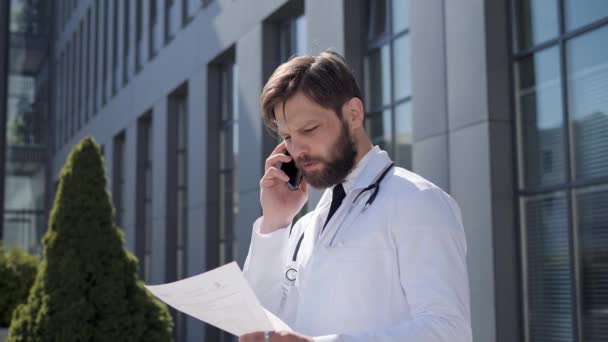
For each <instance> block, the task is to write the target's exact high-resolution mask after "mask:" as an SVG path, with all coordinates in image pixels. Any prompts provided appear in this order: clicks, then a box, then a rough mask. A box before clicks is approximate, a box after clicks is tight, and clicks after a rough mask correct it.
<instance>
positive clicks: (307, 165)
mask: <svg viewBox="0 0 608 342" xmlns="http://www.w3.org/2000/svg"><path fill="white" fill-rule="evenodd" d="M301 165H302V170H304V171H310V170H312V169H314V168H316V167H317V166H319V163H318V162H306V163H302V164H301Z"/></svg>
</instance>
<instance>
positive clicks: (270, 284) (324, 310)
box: [240, 52, 472, 342]
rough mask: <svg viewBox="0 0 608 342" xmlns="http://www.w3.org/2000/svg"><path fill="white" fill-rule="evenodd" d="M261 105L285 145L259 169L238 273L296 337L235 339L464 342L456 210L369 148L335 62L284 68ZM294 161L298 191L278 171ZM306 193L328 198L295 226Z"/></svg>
mask: <svg viewBox="0 0 608 342" xmlns="http://www.w3.org/2000/svg"><path fill="white" fill-rule="evenodd" d="M261 102H262V108H263V115H264V122H265V123H266V125H267V126H269V127H270V128H271V129H273V130H276V131H277V132H278V134H279V135H280V136H281V137H282V138H283V140H284V141H283V142H282V143H281V144H279V145H278V146H277V147H276V148H275V150H274V151H273V152H272V154H271V155H270V157H269V158H268V159H267V160H266V165H265V170H266V171H265V174H264V176H263V177H262V179H261V181H260V202H261V205H262V217H260V218H259V219H258V220H257V221H256V222H255V223H254V225H253V233H252V241H251V246H250V249H249V255H248V257H247V260H246V262H245V267H244V273H245V276H246V278H247V279H248V281H249V282H250V284H251V286H252V287H253V289H254V291H255V293H256V294H257V296H258V298H259V299H260V301H261V303H262V304H263V305H264V306H265V307H266V308H267V309H268V310H270V311H271V312H273V313H274V314H276V315H277V316H278V317H280V318H281V319H283V320H284V321H285V322H286V323H287V324H288V325H289V326H290V327H291V328H292V329H293V330H294V332H285V331H278V332H256V333H252V334H247V335H244V336H241V338H240V341H245V342H246V341H272V342H275V341H344V342H350V341H403V342H408V341H412V342H413V341H416V342H422V341H424V342H431V341H442V342H447V341H450V342H461V341H463V342H464V341H472V337H471V328H470V314H469V287H468V278H467V269H466V260H465V257H466V243H465V236H464V229H463V226H462V219H461V216H460V210H459V208H458V206H457V204H456V203H455V202H454V200H453V199H452V198H451V197H450V196H448V195H447V194H446V193H444V192H443V191H441V190H440V189H439V188H438V187H436V186H435V185H433V184H432V183H430V182H429V181H427V180H425V179H423V178H422V177H420V176H418V175H416V174H414V173H412V172H410V171H407V170H405V169H402V168H399V167H396V166H394V164H393V162H392V161H391V159H390V157H389V156H388V154H387V153H386V152H385V151H382V150H381V149H380V148H379V147H377V146H372V144H371V142H370V139H369V138H368V136H367V134H366V132H365V129H364V124H363V123H364V106H363V102H362V96H361V94H360V91H359V87H358V86H357V84H356V82H355V79H354V77H353V75H352V73H351V71H350V69H349V68H348V66H347V65H346V63H345V61H344V60H343V59H342V57H340V56H339V55H338V54H336V53H333V52H324V53H322V54H321V55H319V56H314V57H313V56H304V57H298V58H294V59H292V60H290V61H288V62H287V63H284V64H282V65H281V66H279V67H278V68H277V70H276V71H275V72H274V74H273V75H272V76H271V78H270V80H269V81H268V83H267V84H266V86H265V87H264V90H263V92H262V96H261ZM286 151H288V152H289V155H290V156H291V157H290V156H289V155H287V154H286V153H285V152H286ZM292 158H293V159H294V160H295V162H296V165H297V166H298V168H299V169H300V170H301V172H302V174H303V179H302V181H301V183H300V186H299V188H298V189H297V190H295V191H292V190H290V189H289V188H288V186H287V181H288V180H289V177H288V176H287V175H286V174H285V173H284V172H283V171H282V170H281V169H280V164H281V163H287V162H290V161H291V160H292ZM309 186H312V187H314V188H318V189H326V190H325V192H324V195H323V196H322V198H321V200H320V201H319V203H318V205H317V207H316V208H315V209H314V210H313V211H312V212H309V213H308V214H307V215H305V216H304V217H302V218H301V219H299V220H298V221H297V222H296V223H295V224H293V225H292V221H293V219H294V217H295V216H296V214H297V213H298V212H299V211H300V209H301V208H302V207H303V206H304V204H305V203H306V201H307V197H308V187H309Z"/></svg>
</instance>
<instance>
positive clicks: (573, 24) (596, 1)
mask: <svg viewBox="0 0 608 342" xmlns="http://www.w3.org/2000/svg"><path fill="white" fill-rule="evenodd" d="M564 7H565V8H566V27H567V29H568V30H572V29H575V28H577V27H580V26H583V25H586V24H589V23H592V22H594V21H596V20H599V19H603V18H606V17H608V1H606V0H584V1H581V0H565V4H564Z"/></svg>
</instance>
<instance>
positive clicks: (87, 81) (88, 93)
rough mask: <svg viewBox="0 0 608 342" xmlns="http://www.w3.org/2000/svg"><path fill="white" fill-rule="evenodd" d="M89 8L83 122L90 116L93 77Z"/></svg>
mask: <svg viewBox="0 0 608 342" xmlns="http://www.w3.org/2000/svg"><path fill="white" fill-rule="evenodd" d="M91 11H92V10H91V8H89V9H88V10H87V24H86V30H87V38H86V39H87V42H86V48H85V50H86V52H87V57H86V59H85V68H86V71H85V75H84V83H85V84H84V92H85V95H84V116H85V123H88V122H89V118H90V113H91V105H90V104H91V91H92V89H93V87H92V86H91V80H92V79H93V78H92V77H91V69H92V68H93V67H92V65H91V57H92V56H93V51H92V49H93V45H92V42H91V41H92V40H93V37H92V35H93V22H92V13H91Z"/></svg>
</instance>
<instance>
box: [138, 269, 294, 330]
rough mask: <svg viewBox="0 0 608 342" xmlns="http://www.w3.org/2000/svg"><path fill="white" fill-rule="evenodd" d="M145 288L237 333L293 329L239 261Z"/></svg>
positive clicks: (176, 305) (170, 302)
mask: <svg viewBox="0 0 608 342" xmlns="http://www.w3.org/2000/svg"><path fill="white" fill-rule="evenodd" d="M146 288H147V289H148V290H149V291H150V292H152V294H154V295H155V296H156V297H158V298H159V299H160V300H162V301H163V302H165V303H167V304H168V305H170V306H172V307H174V308H175V309H177V310H179V311H181V312H184V313H186V314H188V315H190V316H192V317H195V318H198V319H200V320H201V321H203V322H206V323H208V324H211V325H214V326H216V327H218V328H220V329H222V330H225V331H227V332H229V333H231V334H233V335H236V336H241V335H243V334H246V333H250V332H255V331H270V330H281V331H285V330H291V329H290V328H289V327H288V326H287V324H285V323H284V322H283V321H281V319H279V318H278V317H276V316H275V315H273V314H272V313H271V312H270V311H268V310H266V309H264V307H262V305H261V304H260V301H259V300H258V298H257V297H256V296H255V293H254V292H253V290H252V289H251V287H250V286H249V284H248V283H247V280H246V279H245V277H244V276H243V272H241V269H240V268H239V266H238V265H237V264H236V262H231V263H229V264H226V265H224V266H222V267H218V268H216V269H214V270H211V271H208V272H205V273H202V274H199V275H196V276H193V277H190V278H186V279H183V280H179V281H176V282H173V283H168V284H162V285H150V286H148V285H146Z"/></svg>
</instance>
